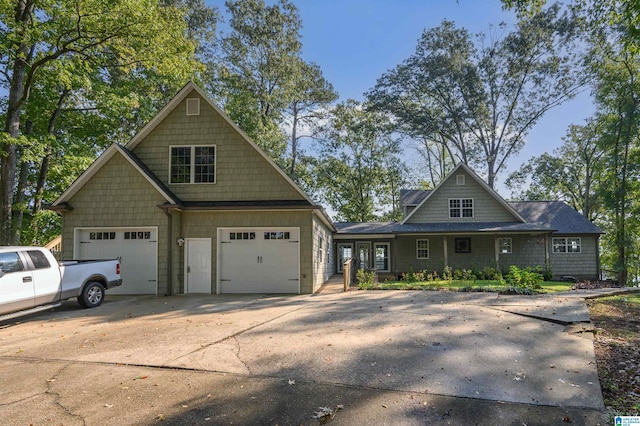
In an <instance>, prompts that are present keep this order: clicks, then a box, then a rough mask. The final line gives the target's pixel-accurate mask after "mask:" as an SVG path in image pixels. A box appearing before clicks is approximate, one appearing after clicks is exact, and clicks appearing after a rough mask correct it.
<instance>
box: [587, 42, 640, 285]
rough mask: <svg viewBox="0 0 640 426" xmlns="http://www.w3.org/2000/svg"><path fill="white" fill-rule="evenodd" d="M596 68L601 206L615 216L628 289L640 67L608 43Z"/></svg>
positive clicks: (636, 192) (639, 163) (638, 164)
mask: <svg viewBox="0 0 640 426" xmlns="http://www.w3.org/2000/svg"><path fill="white" fill-rule="evenodd" d="M596 57H597V58H600V60H599V61H595V62H594V64H593V68H594V71H595V73H596V77H597V84H596V88H595V95H596V96H595V97H596V103H597V105H598V110H599V120H601V121H602V122H603V123H604V124H605V128H604V131H603V133H602V135H601V137H600V144H601V146H602V149H603V150H605V152H606V156H604V157H603V167H604V169H605V175H604V180H603V185H602V190H601V195H602V202H603V204H604V206H605V208H607V209H608V211H609V213H610V219H609V225H610V227H611V230H612V231H613V232H611V233H610V234H611V235H610V238H613V241H612V242H611V243H612V244H611V246H612V248H613V250H611V253H612V255H611V256H610V262H611V264H612V266H613V267H614V269H615V270H616V271H617V272H618V280H619V282H621V283H626V282H627V278H628V268H629V264H630V262H631V260H632V255H633V254H634V253H637V252H638V248H639V245H640V244H639V240H640V235H638V234H637V233H635V234H634V233H633V231H634V230H635V231H637V230H638V219H637V213H640V203H639V202H638V198H639V197H640V183H639V182H640V136H639V135H640V95H639V93H640V61H639V60H638V58H637V57H635V56H634V55H633V54H631V53H630V52H629V51H627V50H625V49H623V48H621V45H620V44H613V43H611V38H608V39H607V40H606V41H605V42H604V43H603V44H601V45H600V47H599V50H598V55H597V56H596Z"/></svg>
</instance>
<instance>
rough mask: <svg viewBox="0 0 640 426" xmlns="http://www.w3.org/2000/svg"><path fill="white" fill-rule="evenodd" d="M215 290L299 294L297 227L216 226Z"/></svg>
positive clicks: (223, 291)
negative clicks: (216, 260) (216, 265)
mask: <svg viewBox="0 0 640 426" xmlns="http://www.w3.org/2000/svg"><path fill="white" fill-rule="evenodd" d="M218 293H300V228H233V229H232V228H220V229H218Z"/></svg>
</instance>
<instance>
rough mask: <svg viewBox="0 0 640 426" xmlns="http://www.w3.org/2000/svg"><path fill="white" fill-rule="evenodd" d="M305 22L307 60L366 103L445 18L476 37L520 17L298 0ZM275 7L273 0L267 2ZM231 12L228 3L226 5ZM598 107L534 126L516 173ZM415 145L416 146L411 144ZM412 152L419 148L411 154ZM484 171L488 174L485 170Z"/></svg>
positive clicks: (344, 94) (573, 107)
mask: <svg viewBox="0 0 640 426" xmlns="http://www.w3.org/2000/svg"><path fill="white" fill-rule="evenodd" d="M292 2H293V3H294V4H295V5H296V6H297V7H298V9H299V13H300V18H301V19H302V25H303V27H302V31H301V33H302V50H303V57H304V59H306V60H307V61H311V62H315V63H317V64H318V65H319V66H320V67H321V69H322V71H323V73H324V75H325V78H326V79H327V80H328V81H330V82H331V83H332V84H333V86H334V88H335V89H336V90H337V92H338V93H339V95H340V100H341V101H342V100H346V99H348V98H352V99H356V100H363V99H364V96H363V93H364V92H366V91H368V90H369V89H371V88H372V87H373V86H374V85H375V83H376V80H377V79H378V78H379V77H380V76H381V75H382V74H383V73H384V72H386V71H388V70H390V69H392V68H395V66H396V65H398V64H399V63H401V62H402V61H403V60H404V59H406V58H408V57H409V56H410V55H411V54H412V53H413V52H414V51H415V47H416V44H417V41H418V39H419V38H420V36H421V34H422V32H423V31H424V30H425V29H430V28H433V27H436V26H438V25H439V24H440V23H441V22H442V20H443V19H448V20H452V21H454V22H455V23H456V24H457V25H459V26H463V27H465V28H467V29H468V30H469V31H470V32H471V33H472V34H476V33H479V32H484V33H488V32H490V31H491V25H493V26H494V28H495V27H496V26H497V25H498V24H499V23H500V22H505V23H507V24H513V23H515V15H514V13H513V12H510V11H503V10H502V4H501V2H500V1H499V0H292ZM267 3H269V4H272V3H273V1H269V0H267ZM218 7H219V8H220V9H221V10H224V6H223V5H218ZM593 112H594V107H593V105H592V103H591V100H590V97H589V93H588V91H587V92H584V93H582V94H581V95H579V96H578V97H576V98H575V99H574V100H572V101H570V102H568V103H565V104H563V105H561V106H560V107H557V108H555V109H552V110H551V111H550V112H548V113H547V115H546V116H544V117H543V119H541V120H540V121H539V122H538V123H537V124H536V126H535V128H533V129H532V131H531V132H530V133H529V135H528V137H527V144H526V146H525V148H524V149H523V150H522V151H521V153H520V154H519V155H518V156H515V157H512V158H511V160H509V164H508V166H509V167H508V170H507V171H508V173H510V172H512V171H515V170H517V169H518V168H519V167H520V165H521V164H523V163H525V162H526V161H527V160H528V159H530V158H531V157H533V156H538V155H541V154H543V153H544V152H551V151H553V149H555V148H557V147H559V146H560V145H561V143H562V141H561V137H563V136H564V135H565V133H566V130H567V128H568V126H569V125H570V124H582V123H583V122H584V120H585V119H586V118H588V117H590V116H591V115H592V114H593ZM409 150H410V149H409ZM405 156H406V157H411V152H405ZM478 172H481V171H478ZM508 173H503V174H501V175H500V176H499V177H498V184H497V185H496V189H497V190H498V192H499V193H500V194H501V195H502V196H503V197H505V198H508V197H509V195H510V192H509V191H508V190H507V189H506V188H505V187H504V185H503V183H504V180H505V179H506V177H507V175H508Z"/></svg>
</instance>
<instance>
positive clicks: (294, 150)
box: [289, 102, 298, 180]
mask: <svg viewBox="0 0 640 426" xmlns="http://www.w3.org/2000/svg"><path fill="white" fill-rule="evenodd" d="M297 156H298V104H297V103H295V102H294V103H293V125H292V129H291V171H290V172H289V176H291V178H292V179H294V180H295V173H296V158H297Z"/></svg>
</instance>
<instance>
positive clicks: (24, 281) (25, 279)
mask: <svg viewBox="0 0 640 426" xmlns="http://www.w3.org/2000/svg"><path fill="white" fill-rule="evenodd" d="M31 281H33V278H31V277H22V282H23V283H30V282H31Z"/></svg>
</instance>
